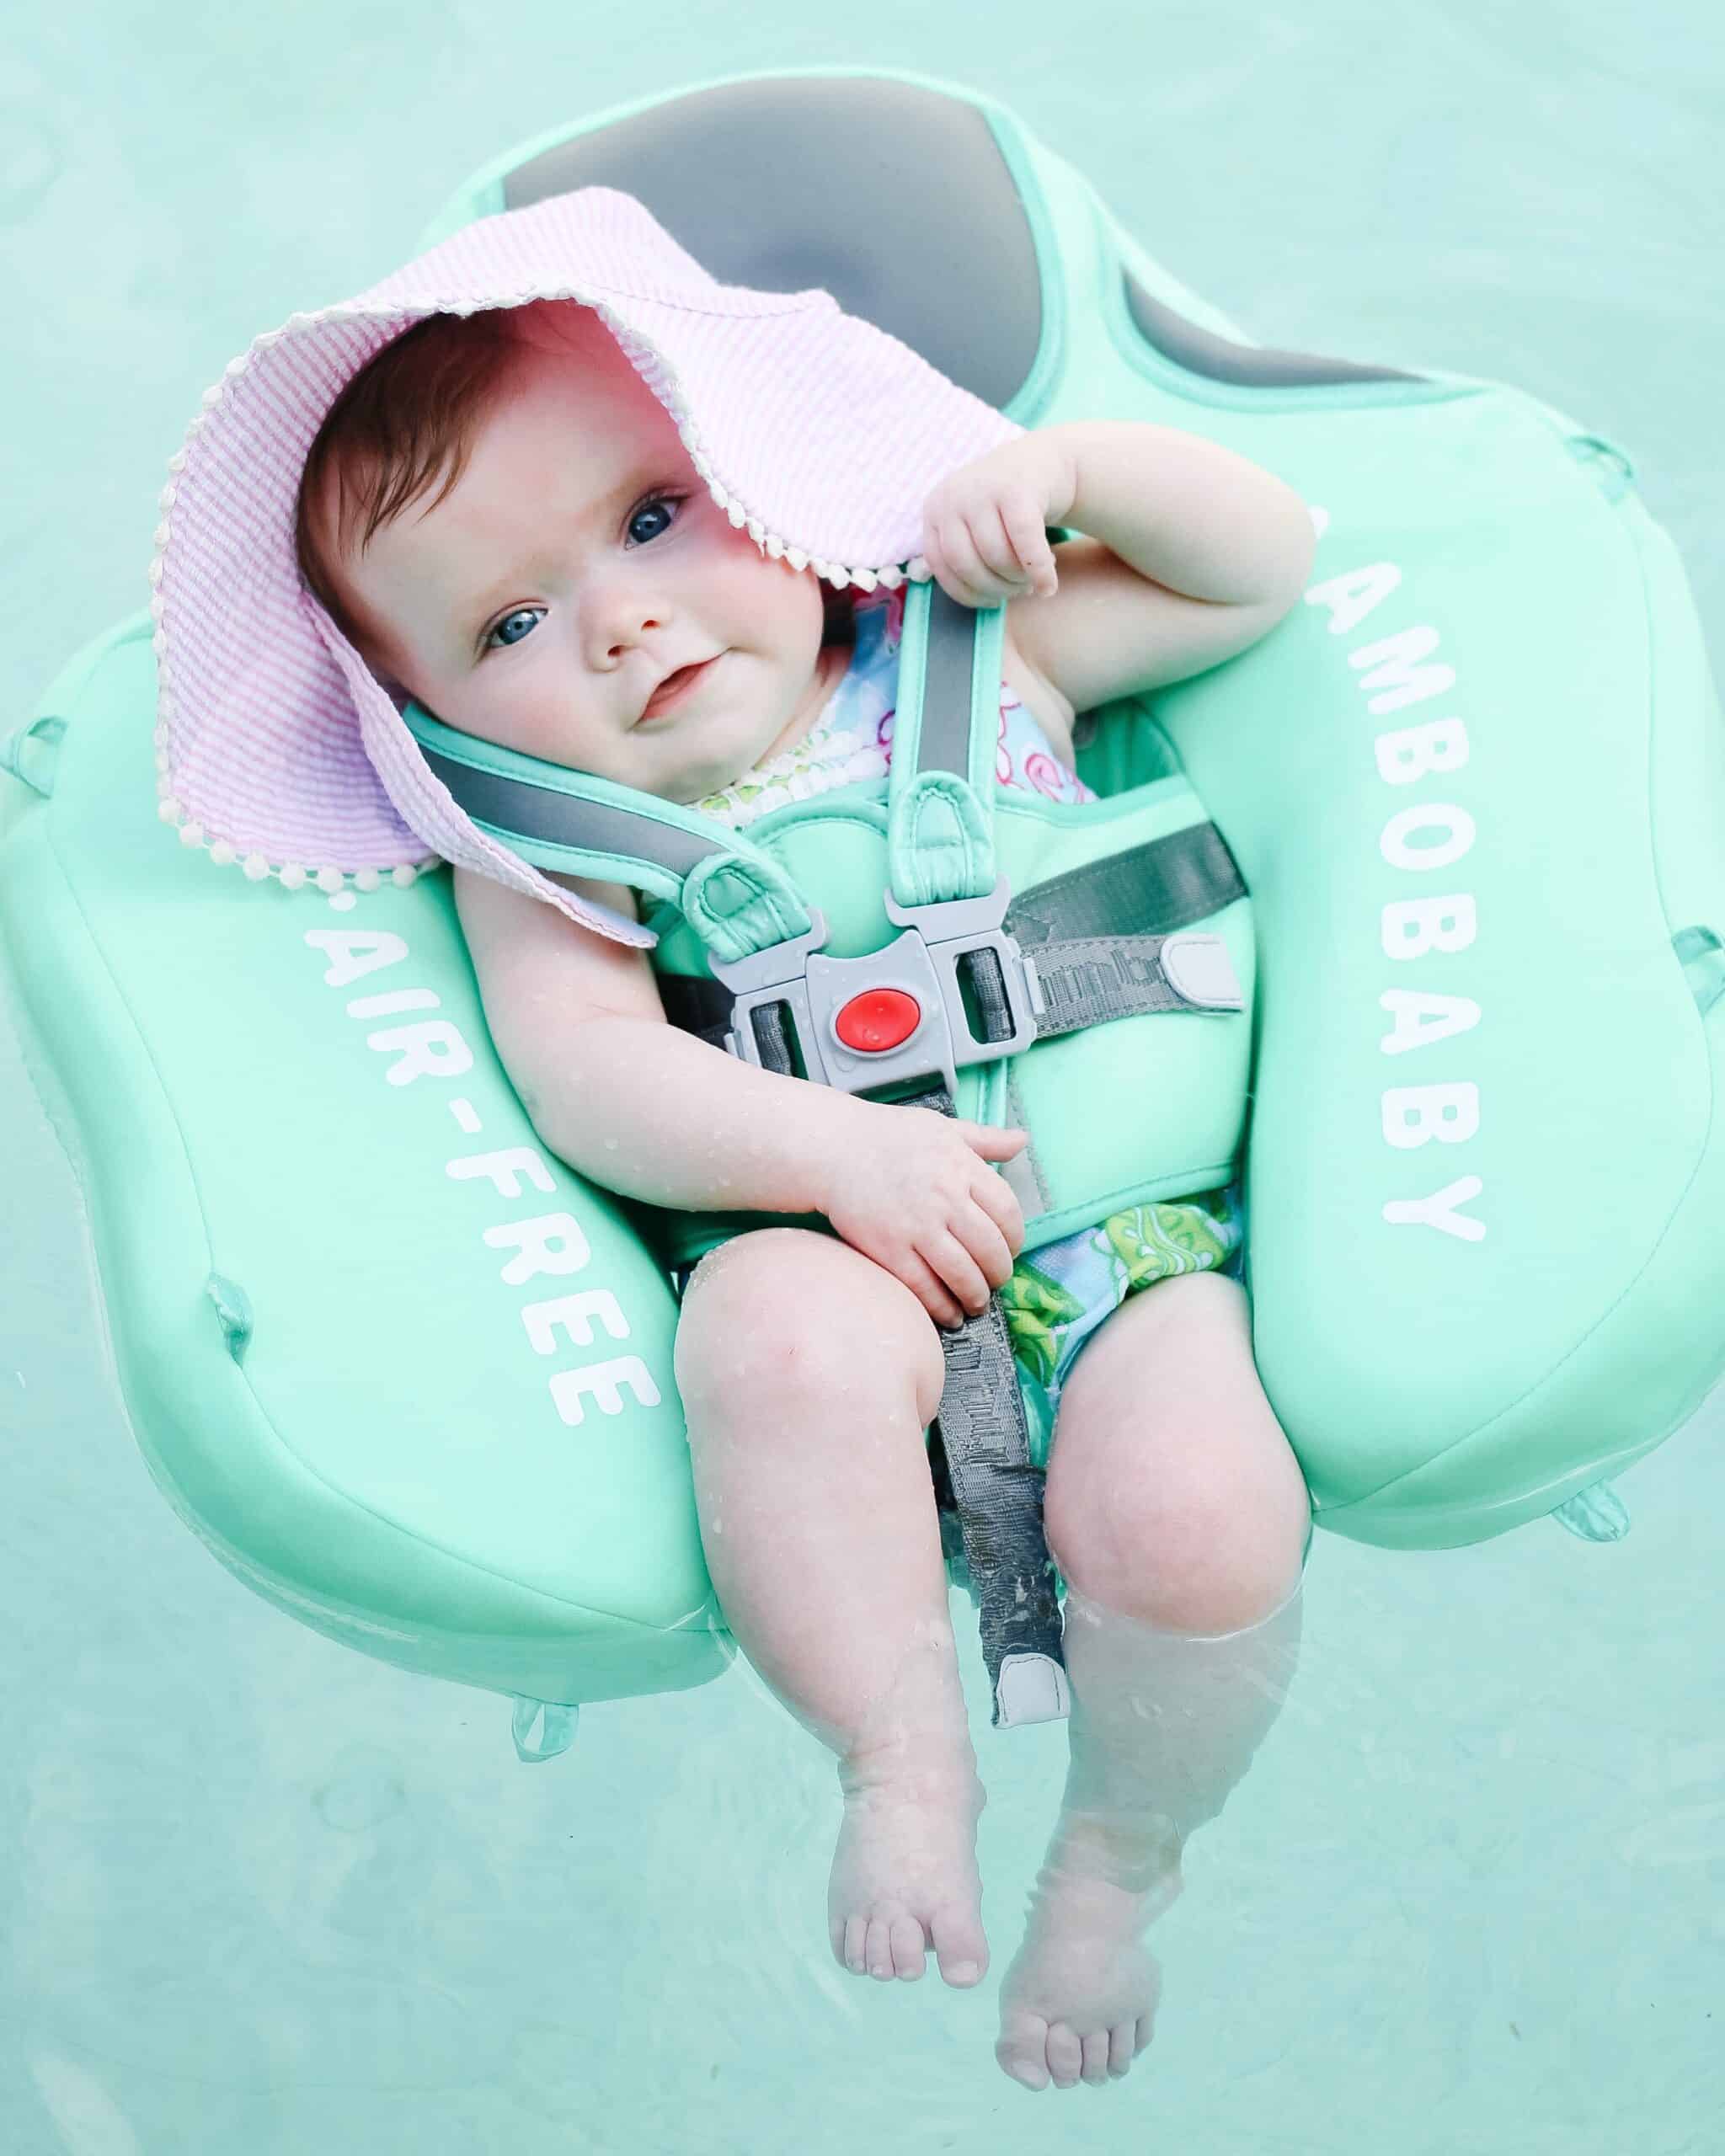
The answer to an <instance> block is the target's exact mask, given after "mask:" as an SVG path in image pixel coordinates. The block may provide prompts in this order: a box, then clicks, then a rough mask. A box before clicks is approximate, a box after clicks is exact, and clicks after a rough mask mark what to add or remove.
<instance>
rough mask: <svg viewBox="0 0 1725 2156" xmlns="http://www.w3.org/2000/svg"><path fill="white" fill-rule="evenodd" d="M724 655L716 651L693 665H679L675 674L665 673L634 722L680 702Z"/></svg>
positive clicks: (655, 716)
mask: <svg viewBox="0 0 1725 2156" xmlns="http://www.w3.org/2000/svg"><path fill="white" fill-rule="evenodd" d="M723 657H724V654H723V653H722V652H716V653H715V654H713V658H712V659H702V660H701V661H700V662H699V663H698V664H696V665H693V666H680V667H678V669H677V670H676V673H675V674H667V675H665V679H664V680H662V681H661V682H660V685H659V686H658V687H657V688H656V689H655V690H654V691H653V694H652V695H651V696H649V698H648V699H647V702H645V704H644V705H643V707H642V709H641V716H640V718H638V719H637V720H636V722H635V723H636V724H637V725H638V726H639V725H641V724H643V723H644V722H645V721H646V720H648V719H649V718H658V716H659V714H660V712H662V711H665V710H668V709H669V708H670V706H671V705H673V704H676V703H681V702H682V700H683V698H684V697H685V696H686V695H687V694H688V692H689V691H690V690H692V688H693V687H694V686H695V685H696V684H697V682H699V681H702V680H705V679H706V677H707V671H708V668H709V667H711V666H712V665H713V664H715V663H716V661H717V660H718V659H721V658H723Z"/></svg>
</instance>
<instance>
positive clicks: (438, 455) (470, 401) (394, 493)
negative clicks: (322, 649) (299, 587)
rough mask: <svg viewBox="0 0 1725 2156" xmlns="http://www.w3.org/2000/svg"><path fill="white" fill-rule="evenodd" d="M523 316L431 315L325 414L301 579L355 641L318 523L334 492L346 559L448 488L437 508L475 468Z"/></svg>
mask: <svg viewBox="0 0 1725 2156" xmlns="http://www.w3.org/2000/svg"><path fill="white" fill-rule="evenodd" d="M514 312H515V311H514V309H512V308H510V307H485V308H482V309H481V310H480V311H479V312H477V313H474V314H467V315H462V314H428V315H427V316H426V317H425V320H424V321H423V322H416V323H414V326H413V328H411V329H408V330H405V331H403V334H401V335H400V336H399V337H397V338H395V339H393V341H392V342H391V343H389V344H386V345H385V346H384V347H383V349H382V351H381V352H377V353H376V354H374V355H373V356H372V357H371V359H370V360H367V361H366V365H365V366H362V367H361V368H360V371H359V372H358V373H357V374H356V375H355V376H354V377H353V379H352V381H351V382H349V383H348V384H347V385H346V387H344V389H343V391H342V392H341V394H340V396H339V397H338V398H336V400H335V402H334V404H332V405H331V406H330V408H329V410H328V414H326V415H325V418H324V420H323V425H322V426H321V427H320V428H319V429H318V436H317V439H316V440H315V441H313V443H312V447H311V451H310V453H309V454H308V455H307V458H306V468H305V470H304V471H303V472H302V474H301V475H300V493H299V501H298V504H297V505H296V510H295V515H294V544H295V548H296V552H297V553H298V556H299V566H300V574H301V575H302V576H303V577H304V579H305V580H306V582H307V584H309V585H310V587H311V589H312V591H313V592H314V593H315V594H316V595H317V596H318V599H319V600H322V602H323V605H324V606H325V607H326V608H327V609H328V611H329V614H330V616H331V617H332V619H333V620H334V622H336V624H337V626H338V627H339V628H340V630H341V632H342V634H343V635H344V636H345V637H346V638H348V639H349V641H350V643H351V642H354V641H355V629H354V624H353V622H351V620H350V618H349V616H348V614H347V611H346V610H345V608H344V606H342V603H341V599H340V595H339V589H338V585H337V580H336V578H335V576H334V574H333V573H332V563H331V561H330V558H329V555H328V552H326V551H325V547H324V539H325V536H326V533H327V532H328V529H329V526H328V520H327V519H326V518H323V517H320V516H318V515H314V513H313V512H314V510H316V509H317V507H318V505H319V504H321V503H322V502H323V493H324V488H325V487H326V485H327V484H328V483H330V482H331V481H332V480H333V481H334V487H335V517H334V534H333V536H334V553H335V558H336V559H337V560H340V559H343V558H345V557H346V556H347V555H348V554H350V553H351V552H363V551H364V549H365V548H366V546H368V545H369V544H370V542H371V536H372V534H373V533H374V532H375V531H377V527H378V526H380V525H382V524H387V522H388V521H389V520H390V519H391V518H392V517H395V516H398V515H400V514H401V512H402V510H404V509H406V508H407V507H408V506H409V504H411V503H414V502H416V501H417V500H418V499H419V497H420V495H421V494H425V493H426V492H427V491H428V490H429V489H430V487H431V486H432V485H433V483H435V480H436V479H437V478H438V476H439V474H440V473H446V476H445V478H444V482H443V485H442V486H441V488H439V490H438V492H437V494H436V495H435V497H434V499H432V500H431V501H430V503H428V504H426V506H427V507H428V508H430V509H435V507H436V506H437V504H438V503H439V502H440V501H441V500H442V499H443V498H444V496H445V495H446V494H448V492H449V490H450V489H451V487H453V486H454V485H455V484H456V483H457V480H458V479H459V478H461V476H462V472H464V471H465V470H466V468H467V459H468V457H469V456H470V455H471V454H472V452H473V435H474V433H475V431H476V430H477V428H478V422H479V421H480V419H482V418H483V416H484V414H485V413H486V411H487V409H488V408H489V406H490V404H491V403H492V402H493V400H494V398H495V396H496V394H497V392H498V391H499V389H500V388H501V387H503V385H504V383H505V381H506V380H507V378H508V376H509V372H510V367H511V366H512V365H513V363H514V361H515V358H516V356H517V355H518V354H519V352H520V351H521V335H520V333H519V331H518V329H517V328H516V326H515V323H514V321H513V319H512V316H513V314H514Z"/></svg>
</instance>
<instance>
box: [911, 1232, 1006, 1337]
mask: <svg viewBox="0 0 1725 2156" xmlns="http://www.w3.org/2000/svg"><path fill="white" fill-rule="evenodd" d="M918 1250H919V1251H920V1253H921V1256H923V1257H926V1258H927V1260H928V1262H929V1263H930V1264H931V1265H932V1267H933V1268H934V1271H935V1275H936V1277H937V1278H938V1279H940V1280H943V1281H944V1282H945V1283H946V1285H947V1286H948V1288H950V1289H952V1291H953V1294H954V1295H956V1296H957V1297H958V1299H959V1304H960V1305H961V1306H962V1310H963V1315H964V1316H966V1317H976V1316H980V1315H981V1313H982V1312H983V1311H984V1310H986V1309H987V1308H988V1299H989V1296H990V1295H991V1294H992V1293H993V1290H992V1289H991V1288H990V1286H989V1284H988V1283H987V1281H986V1280H985V1279H984V1278H983V1277H982V1273H981V1271H980V1268H979V1267H978V1265H977V1263H976V1261H975V1258H974V1257H971V1255H970V1253H969V1251H968V1250H966V1249H965V1247H964V1245H963V1243H961V1242H960V1241H959V1238H958V1237H957V1236H956V1235H953V1233H952V1231H951V1230H949V1229H948V1230H946V1231H945V1232H944V1233H943V1234H941V1235H931V1236H930V1237H929V1239H928V1241H927V1242H925V1243H921V1244H919V1245H918Z"/></svg>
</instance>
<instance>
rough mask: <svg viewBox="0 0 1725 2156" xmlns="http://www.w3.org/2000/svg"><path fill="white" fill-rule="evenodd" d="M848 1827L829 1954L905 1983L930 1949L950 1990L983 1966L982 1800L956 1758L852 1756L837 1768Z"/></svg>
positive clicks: (838, 1853) (830, 1918)
mask: <svg viewBox="0 0 1725 2156" xmlns="http://www.w3.org/2000/svg"><path fill="white" fill-rule="evenodd" d="M839 1780H840V1782H841V1785H842V1787H843V1789H844V1792H845V1817H844V1823H843V1824H842V1825H841V1827H840V1828H839V1839H838V1847H837V1848H836V1849H835V1850H834V1852H833V1860H832V1880H831V1883H830V1886H829V1887H828V1888H827V1897H826V1908H827V1924H828V1929H829V1931H830V1935H831V1938H832V1951H833V1953H834V1955H835V1956H836V1958H837V1959H838V1961H840V1962H841V1963H842V1965H843V1966H844V1967H846V1968H847V1969H849V1970H850V1971H851V1972H852V1974H853V1975H856V1976H859V1977H860V1976H863V1975H868V1976H871V1977H880V1978H882V1979H883V1980H885V1981H890V1980H891V1979H892V1978H893V1977H904V1978H905V1979H906V1980H909V1979H911V1978H913V1977H920V1976H921V1974H922V1972H923V1967H924V1961H923V1949H924V1947H925V1946H932V1948H933V1949H934V1951H935V1953H936V1955H937V1956H938V1958H939V1961H940V1972H941V1975H942V1976H943V1977H944V1978H945V1980H946V1982H947V1983H949V1984H954V1985H958V1986H960V1987H963V1986H967V1985H969V1984H974V1983H980V1981H981V1977H982V1973H983V1972H984V1970H985V1969H986V1968H987V1967H988V1942H987V1940H985V1938H984V1937H983V1935H982V1881H981V1879H980V1876H979V1874H978V1872H977V1869H976V1822H977V1819H978V1817H979V1816H980V1813H981V1811H982V1807H983V1806H984V1804H985V1802H986V1801H987V1800H986V1798H985V1796H984V1795H983V1790H982V1785H981V1783H980V1781H978V1780H977V1778H976V1770H975V1766H974V1765H973V1764H969V1762H968V1761H966V1760H964V1759H962V1758H950V1759H942V1760H940V1761H938V1763H937V1762H936V1761H935V1760H932V1759H907V1758H905V1756H904V1754H903V1753H902V1752H895V1753H892V1754H890V1755H886V1754H881V1755H876V1756H874V1757H873V1758H856V1757H853V1758H850V1759H848V1760H846V1761H844V1762H843V1763H842V1764H841V1766H840V1769H839Z"/></svg>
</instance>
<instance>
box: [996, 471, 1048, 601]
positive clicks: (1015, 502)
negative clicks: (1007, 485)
mask: <svg viewBox="0 0 1725 2156" xmlns="http://www.w3.org/2000/svg"><path fill="white" fill-rule="evenodd" d="M1000 513H1001V525H1002V526H1004V528H1005V531H1006V533H1007V538H1008V539H1009V540H1010V541H1011V542H1012V552H1013V557H1014V559H1015V560H1016V561H1017V562H1018V563H1022V565H1023V573H1024V574H1025V575H1026V576H1027V577H1028V579H1029V580H1030V582H1031V583H1032V584H1033V585H1034V586H1035V588H1036V590H1038V591H1039V593H1040V594H1041V595H1042V596H1043V597H1044V599H1052V598H1053V597H1054V595H1055V591H1056V590H1058V589H1059V588H1060V575H1059V573H1058V571H1057V570H1056V569H1055V550H1054V548H1053V547H1050V546H1049V543H1048V531H1047V529H1046V527H1045V526H1044V523H1043V520H1042V510H1041V509H1040V507H1039V505H1038V503H1037V500H1036V497H1035V496H1034V495H1033V494H1009V495H1007V497H1006V498H1005V499H1003V500H1002V501H1001V504H1000Z"/></svg>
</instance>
